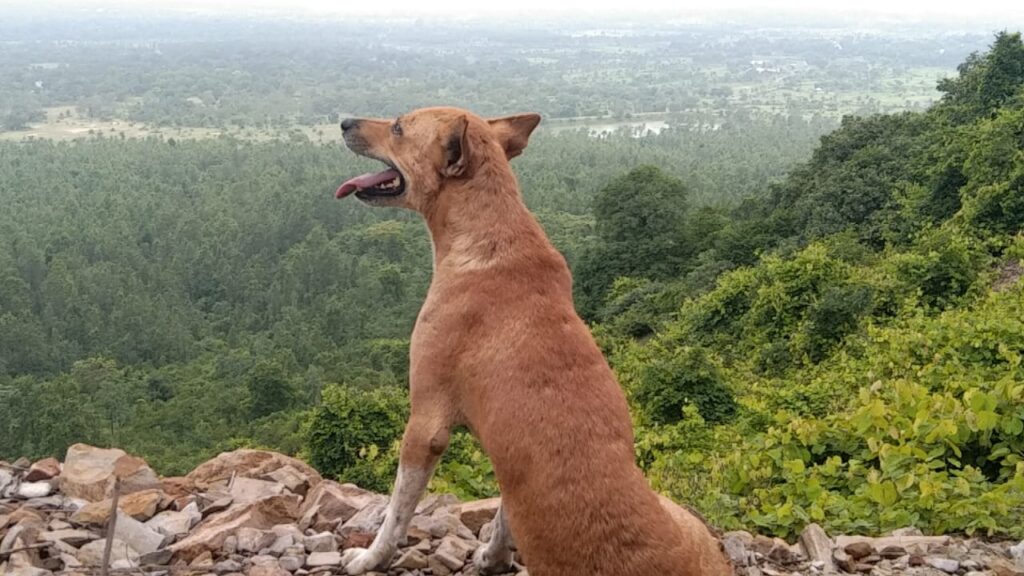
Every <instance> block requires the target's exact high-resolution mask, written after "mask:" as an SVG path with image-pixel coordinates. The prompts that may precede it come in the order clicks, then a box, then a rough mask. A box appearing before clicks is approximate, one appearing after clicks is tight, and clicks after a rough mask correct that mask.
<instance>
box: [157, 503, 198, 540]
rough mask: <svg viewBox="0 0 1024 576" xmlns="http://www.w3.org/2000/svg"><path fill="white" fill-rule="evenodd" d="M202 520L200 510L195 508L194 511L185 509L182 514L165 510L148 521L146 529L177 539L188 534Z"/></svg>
mask: <svg viewBox="0 0 1024 576" xmlns="http://www.w3.org/2000/svg"><path fill="white" fill-rule="evenodd" d="M201 519H202V516H200V515H199V511H198V510H195V509H194V506H193V508H192V509H190V508H185V510H182V511H181V512H176V511H174V510H165V511H164V512H161V513H159V514H157V515H156V516H153V517H152V518H151V519H150V520H148V521H147V522H146V527H147V528H149V529H150V530H154V531H156V532H159V533H161V534H163V535H165V536H168V537H170V538H177V537H179V536H183V535H185V534H187V533H188V531H189V530H191V529H192V527H193V526H195V525H196V524H198V523H199V520H201Z"/></svg>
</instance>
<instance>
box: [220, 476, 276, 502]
mask: <svg viewBox="0 0 1024 576" xmlns="http://www.w3.org/2000/svg"><path fill="white" fill-rule="evenodd" d="M230 493H231V498H232V499H233V500H234V502H235V503H240V504H244V503H246V502H253V501H256V500H259V499H261V498H266V497H268V496H277V495H278V494H284V493H285V489H284V486H283V485H282V484H278V483H276V482H267V481H266V480H256V479H254V478H235V480H234V481H233V482H232V483H231V488H230Z"/></svg>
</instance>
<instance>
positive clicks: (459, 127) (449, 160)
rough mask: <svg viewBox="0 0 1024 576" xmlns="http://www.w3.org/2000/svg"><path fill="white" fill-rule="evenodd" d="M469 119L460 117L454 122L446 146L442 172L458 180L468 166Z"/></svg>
mask: <svg viewBox="0 0 1024 576" xmlns="http://www.w3.org/2000/svg"><path fill="white" fill-rule="evenodd" d="M468 126H469V119H467V118H466V117H465V116H459V117H458V118H456V119H455V121H454V122H452V129H451V133H450V134H449V135H448V144H447V145H446V146H445V152H444V155H445V166H444V170H443V171H442V172H443V173H444V175H445V176H448V177H453V178H457V177H459V176H462V174H463V173H464V172H465V171H466V164H468V163H469V160H468V159H467V158H466V156H467V155H468V154H469V144H468V141H467V138H466V136H467V133H468V132H469V130H468V129H467V128H468Z"/></svg>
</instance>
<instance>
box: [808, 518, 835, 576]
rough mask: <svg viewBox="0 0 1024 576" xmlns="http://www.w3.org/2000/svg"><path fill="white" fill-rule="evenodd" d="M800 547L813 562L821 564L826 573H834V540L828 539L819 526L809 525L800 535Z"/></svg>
mask: <svg viewBox="0 0 1024 576" xmlns="http://www.w3.org/2000/svg"><path fill="white" fill-rule="evenodd" d="M800 546H801V547H803V549H804V555H805V556H807V558H808V559H809V560H810V561H811V562H821V563H822V564H823V568H824V570H825V571H826V572H834V571H835V569H836V565H835V560H834V559H833V557H832V539H831V538H829V537H828V534H826V533H825V530H824V529H823V528H822V527H821V526H818V525H817V524H813V523H812V524H808V525H807V527H806V528H804V531H803V532H801V533H800Z"/></svg>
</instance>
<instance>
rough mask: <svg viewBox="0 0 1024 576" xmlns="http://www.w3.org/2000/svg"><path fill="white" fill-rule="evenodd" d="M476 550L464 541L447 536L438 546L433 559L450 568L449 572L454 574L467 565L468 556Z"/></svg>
mask: <svg viewBox="0 0 1024 576" xmlns="http://www.w3.org/2000/svg"><path fill="white" fill-rule="evenodd" d="M474 548H475V546H472V545H471V544H469V543H467V542H466V541H464V540H461V539H459V538H455V537H453V536H445V537H444V539H443V540H441V543H440V544H438V546H437V550H435V551H434V554H433V557H435V558H437V559H438V560H439V561H440V562H441V563H442V564H444V565H445V566H446V567H448V569H449V570H451V571H453V572H454V571H456V570H459V569H460V568H462V567H463V566H464V565H465V564H466V556H468V555H469V553H470V552H472V551H473V549H474Z"/></svg>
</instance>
